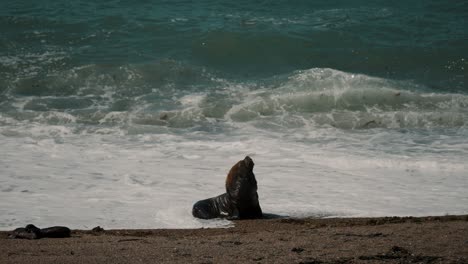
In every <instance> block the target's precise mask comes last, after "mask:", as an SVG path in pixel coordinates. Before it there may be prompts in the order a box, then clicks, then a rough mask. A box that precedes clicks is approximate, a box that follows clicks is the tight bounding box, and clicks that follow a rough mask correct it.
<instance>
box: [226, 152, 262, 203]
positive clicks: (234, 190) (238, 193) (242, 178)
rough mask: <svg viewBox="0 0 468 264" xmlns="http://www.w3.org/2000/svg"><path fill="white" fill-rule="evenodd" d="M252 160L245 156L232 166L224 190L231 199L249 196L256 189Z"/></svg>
mask: <svg viewBox="0 0 468 264" xmlns="http://www.w3.org/2000/svg"><path fill="white" fill-rule="evenodd" d="M254 165H255V164H254V162H253V160H252V159H251V158H250V157H249V156H247V157H245V158H244V159H243V160H241V161H239V162H237V163H236V164H235V165H234V166H232V168H231V170H230V171H229V173H228V176H227V178H226V192H227V193H228V194H229V195H230V197H231V198H233V199H243V198H246V197H250V196H251V195H252V194H253V193H255V192H256V191H257V181H256V180H255V174H254V173H253V167H254Z"/></svg>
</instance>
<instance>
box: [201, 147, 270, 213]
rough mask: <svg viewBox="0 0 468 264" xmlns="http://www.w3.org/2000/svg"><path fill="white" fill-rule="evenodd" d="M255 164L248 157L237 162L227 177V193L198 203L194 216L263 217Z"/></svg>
mask: <svg viewBox="0 0 468 264" xmlns="http://www.w3.org/2000/svg"><path fill="white" fill-rule="evenodd" d="M253 167H254V162H253V161H252V159H251V158H250V157H249V156H247V157H245V159H243V160H241V161H239V162H237V163H236V164H235V165H234V166H233V167H232V168H231V170H230V171H229V173H228V175H227V177H226V193H224V194H221V195H218V196H216V197H213V198H209V199H205V200H201V201H198V202H196V203H195V204H194V205H193V209H192V215H193V216H194V217H197V218H202V219H211V218H217V217H227V218H228V219H254V218H261V217H262V216H263V214H262V209H261V208H260V203H259V201H258V193H257V180H255V174H254V173H253Z"/></svg>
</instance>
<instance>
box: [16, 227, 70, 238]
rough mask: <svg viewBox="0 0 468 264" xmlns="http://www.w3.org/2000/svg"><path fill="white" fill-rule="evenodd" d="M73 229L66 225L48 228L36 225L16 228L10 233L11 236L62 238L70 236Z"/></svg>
mask: <svg viewBox="0 0 468 264" xmlns="http://www.w3.org/2000/svg"><path fill="white" fill-rule="evenodd" d="M70 233H71V230H70V228H68V227H65V226H52V227H47V228H42V229H40V228H38V227H36V226H35V225H31V224H29V225H27V226H26V227H21V228H16V229H15V230H13V232H12V233H11V234H10V236H9V237H10V238H25V239H39V238H43V237H52V238H61V237H70Z"/></svg>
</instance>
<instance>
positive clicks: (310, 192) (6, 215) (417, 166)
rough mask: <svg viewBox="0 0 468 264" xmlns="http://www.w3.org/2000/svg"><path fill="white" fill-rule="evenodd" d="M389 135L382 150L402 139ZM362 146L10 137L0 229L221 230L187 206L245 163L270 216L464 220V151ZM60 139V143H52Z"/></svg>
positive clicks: (353, 140) (249, 134)
mask: <svg viewBox="0 0 468 264" xmlns="http://www.w3.org/2000/svg"><path fill="white" fill-rule="evenodd" d="M45 130H49V132H50V130H55V131H56V132H53V133H51V135H54V133H56V134H55V135H56V136H49V137H44V131H45ZM386 133H387V135H385V134H382V137H384V139H385V138H386V139H388V140H392V137H397V136H398V135H396V134H392V133H391V132H386ZM368 136H369V135H368V134H359V133H357V134H356V135H353V134H352V133H351V134H347V135H345V133H341V132H340V131H339V130H334V129H325V130H323V129H319V130H316V131H306V130H299V131H297V134H293V135H282V134H281V133H278V134H275V133H272V134H263V133H262V132H261V131H260V130H258V129H256V128H255V127H251V126H249V125H248V124H246V126H245V127H244V129H243V131H242V132H236V133H234V134H232V135H230V136H223V135H212V134H208V133H206V134H205V133H192V134H185V135H175V134H142V135H134V136H130V135H129V136H127V135H118V134H110V135H106V134H99V133H94V134H83V135H79V134H78V135H77V134H72V133H69V131H67V129H63V128H59V127H55V128H54V127H47V128H46V129H45V128H39V127H38V128H34V129H31V130H30V133H29V135H23V136H16V137H12V136H9V135H6V136H5V135H3V134H2V133H0V141H1V143H2V151H1V152H0V163H1V164H0V168H1V169H0V171H1V175H2V177H1V178H0V181H1V182H0V183H1V186H2V187H1V190H0V228H1V229H12V228H14V227H18V226H24V225H25V224H27V223H34V224H36V225H39V226H50V225H55V224H61V225H68V226H70V227H72V228H92V227H94V226H96V225H101V226H103V227H105V228H196V227H214V226H228V225H229V224H230V222H229V221H225V220H222V221H221V220H216V221H201V220H197V219H194V218H193V217H192V216H191V206H192V204H193V203H194V202H195V201H197V200H199V199H203V198H207V197H212V196H215V195H218V194H221V193H222V192H224V179H225V176H226V173H227V171H228V170H229V168H230V167H231V166H232V165H233V164H234V163H235V162H237V161H238V160H240V159H242V158H243V157H244V156H245V155H250V156H251V157H252V158H253V159H254V161H255V163H256V166H255V169H254V171H255V173H256V176H257V180H258V183H259V195H260V202H261V205H262V207H263V210H264V211H265V212H266V213H271V214H278V215H282V216H313V217H314V216H315V217H331V216H340V217H351V216H392V215H415V216H421V215H441V214H463V213H468V207H467V206H466V205H467V204H468V196H467V195H466V193H467V190H468V181H467V180H466V175H465V174H466V171H467V169H468V168H467V165H466V163H465V158H466V155H467V154H468V153H467V152H468V149H467V148H466V145H465V146H464V147H462V148H460V149H459V151H462V152H463V153H461V155H460V156H459V155H457V154H456V152H453V151H451V150H450V149H448V148H442V149H445V153H444V152H442V153H438V152H433V153H431V152H430V148H431V147H430V146H427V147H426V148H427V149H426V150H422V151H421V153H415V154H411V151H408V150H406V151H405V150H404V149H400V150H401V151H402V154H400V153H387V152H386V151H385V149H386V148H389V149H393V150H394V152H398V148H399V147H401V146H398V145H395V146H392V147H388V146H387V147H386V146H385V144H383V143H378V142H379V141H380V140H381V139H378V138H375V137H374V138H372V137H371V138H367V139H366V137H368ZM377 136H378V135H377ZM400 136H401V135H400ZM56 137H60V138H61V141H60V142H57V141H56V140H53V138H56ZM341 137H344V138H341ZM340 138H341V139H340ZM384 139H382V140H384ZM411 139H412V138H411V136H409V137H408V140H411ZM440 140H442V141H443V139H440ZM327 142H328V143H327ZM465 143H466V142H465ZM435 144H437V143H435ZM403 146H406V147H408V146H407V145H403ZM373 147H375V148H377V149H374V148H373ZM419 147H424V145H421V146H419ZM378 148H381V149H378ZM401 148H403V147H401ZM455 148H456V147H455ZM434 150H436V149H434ZM414 151H415V152H417V148H415V149H414Z"/></svg>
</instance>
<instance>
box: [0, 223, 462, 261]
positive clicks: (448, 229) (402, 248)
mask: <svg viewBox="0 0 468 264" xmlns="http://www.w3.org/2000/svg"><path fill="white" fill-rule="evenodd" d="M25 224H26V223H25ZM234 224H235V227H233V228H226V229H153V230H135V229H125V230H104V231H86V230H73V231H72V237H70V238H55V239H54V238H43V239H38V240H24V239H9V238H8V232H0V263H468V215H463V216H440V217H422V218H417V217H404V218H399V217H385V218H350V219H348V218H340V219H289V218H283V219H268V220H266V219H262V220H242V221H235V222H234Z"/></svg>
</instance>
